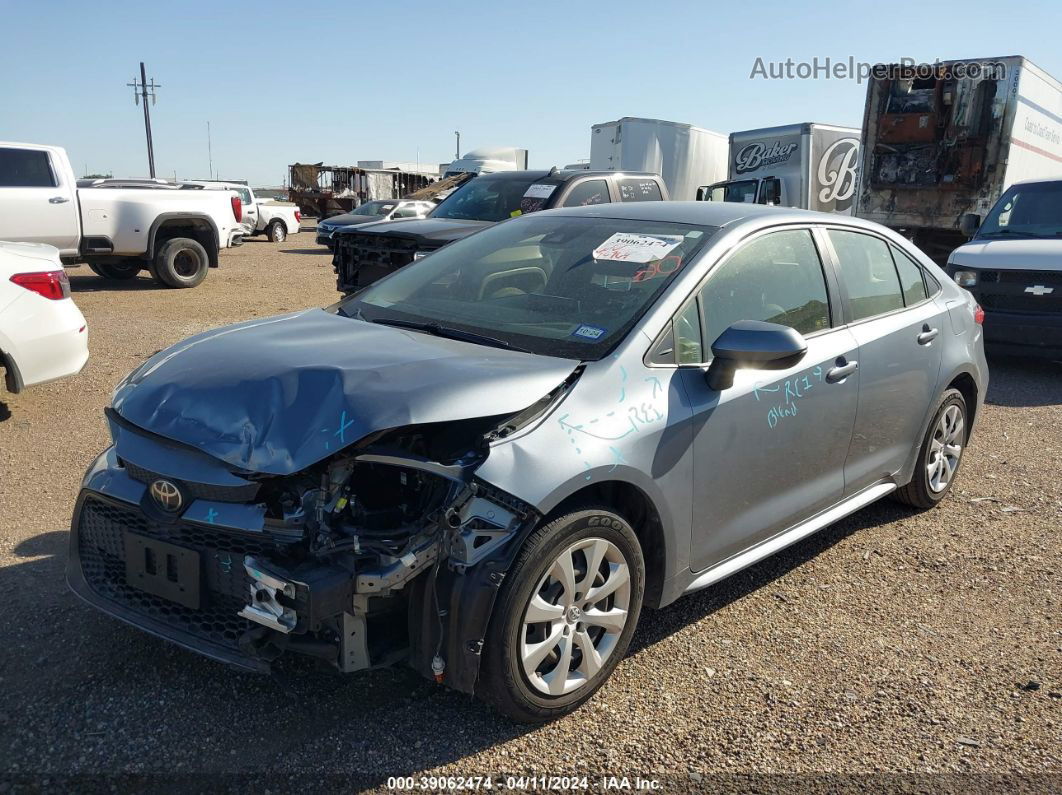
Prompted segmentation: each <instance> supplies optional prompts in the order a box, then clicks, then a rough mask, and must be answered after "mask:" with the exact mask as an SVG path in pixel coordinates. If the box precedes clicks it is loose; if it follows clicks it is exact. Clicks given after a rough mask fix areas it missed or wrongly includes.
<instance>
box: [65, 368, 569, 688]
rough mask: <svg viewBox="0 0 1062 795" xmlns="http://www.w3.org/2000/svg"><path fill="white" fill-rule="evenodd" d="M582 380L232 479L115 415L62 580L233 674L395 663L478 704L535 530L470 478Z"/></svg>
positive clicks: (529, 510)
mask: <svg viewBox="0 0 1062 795" xmlns="http://www.w3.org/2000/svg"><path fill="white" fill-rule="evenodd" d="M577 377H578V372H576V373H573V374H572V376H570V377H569V379H567V380H566V381H565V382H564V383H563V384H561V385H560V386H558V387H557V388H556V389H554V390H553V391H551V392H550V393H549V394H547V395H546V396H544V397H543V398H542V399H541V400H539V401H538V402H536V403H535V404H534V405H532V406H530V407H529V408H527V409H525V410H524V411H522V412H519V413H517V414H515V415H510V416H508V417H498V416H492V417H485V418H474V419H470V420H459V421H454V422H438V423H427V424H422V425H414V426H406V427H403V428H399V429H392V430H387V431H380V432H376V433H373V434H370V435H369V436H367V437H365V438H363V439H361V440H359V441H358V442H356V443H354V444H352V445H350V446H348V447H346V448H344V449H342V450H340V451H337V452H335V453H334V454H332V455H331V456H329V457H326V458H325V459H323V460H321V461H319V462H317V463H316V464H313V465H311V466H309V467H307V468H305V469H303V470H302V471H300V472H297V473H294V474H291V475H272V474H257V473H249V472H246V471H240V470H237V469H235V468H233V467H232V466H231V465H230V464H227V463H225V462H221V461H220V460H218V459H215V458H212V457H210V456H206V455H204V454H203V453H201V452H200V451H197V450H194V449H192V448H190V447H186V446H183V445H180V444H177V443H174V442H172V441H171V440H167V439H163V438H161V437H158V436H156V435H154V434H151V433H149V432H146V431H144V430H143V429H141V428H139V427H137V426H134V425H132V424H131V423H129V422H128V421H126V420H124V419H123V418H122V417H120V416H119V415H118V414H117V413H116V412H114V411H110V412H109V413H108V419H109V420H110V423H111V430H112V435H113V436H114V439H115V443H114V445H112V446H111V447H110V448H108V449H107V450H106V451H105V452H104V453H103V454H102V455H101V456H100V457H99V458H98V459H97V460H96V462H95V463H94V464H93V466H92V467H91V468H90V469H89V471H88V473H87V474H86V477H85V481H84V484H83V488H82V492H81V495H80V497H79V499H78V502H77V506H76V508H75V515H74V521H73V531H72V534H71V554H70V563H69V568H68V580H69V581H70V584H71V587H72V588H73V590H74V591H75V592H76V593H77V594H78V595H79V596H81V597H82V598H83V599H85V600H86V601H88V602H89V603H91V604H93V605H95V606H96V607H98V608H100V609H101V610H103V611H105V612H107V613H110V614H112V615H114V616H116V617H118V618H121V619H123V620H125V621H127V622H129V623H131V624H134V625H136V626H138V627H140V628H142V629H145V630H147V631H149V632H151V633H153V634H156V635H158V636H160V637H163V638H166V639H168V640H171V641H174V642H176V643H178V644H180V645H182V646H185V647H186V648H189V649H192V650H194V651H197V652H200V653H203V654H206V655H207V656H210V657H213V658H215V659H220V660H223V661H226V662H229V663H233V664H236V665H239V666H242V667H244V668H249V669H253V670H257V671H267V670H269V668H270V665H271V663H272V662H273V661H275V660H276V659H277V658H278V657H280V656H281V655H284V654H302V655H309V656H311V657H314V658H317V659H320V660H323V661H325V662H326V663H328V664H330V665H333V666H335V667H336V668H337V669H338V670H340V671H342V672H353V671H358V670H362V669H366V668H372V667H377V666H381V665H388V664H392V663H395V662H399V661H402V660H406V661H408V662H409V663H410V664H411V665H412V666H413V667H414V668H415V669H416V670H418V671H420V672H421V673H423V674H424V675H426V676H428V677H431V678H434V679H436V680H437V681H443V682H445V683H446V684H447V685H448V686H450V687H453V688H456V689H460V690H463V691H466V692H472V690H473V688H474V686H475V683H476V679H477V676H478V672H479V659H480V652H481V650H482V646H483V638H484V636H485V635H486V631H487V624H488V621H489V618H490V614H491V608H492V606H493V604H494V600H495V596H496V594H497V592H498V588H499V586H500V585H501V583H502V581H503V579H504V576H505V573H506V571H507V570H508V568H509V566H510V565H511V563H512V560H513V559H514V558H515V556H516V553H517V552H518V550H519V548H520V546H521V544H522V541H523V538H524V537H525V536H526V535H527V534H528V533H529V532H530V531H531V530H532V529H533V527H534V526H535V525H536V524H537V523H538V521H539V520H540V519H541V516H540V515H539V514H538V512H537V511H536V510H535V509H534V508H533V507H532V506H530V505H527V504H525V503H523V502H521V501H520V500H518V499H517V498H515V497H513V496H511V495H509V494H507V493H506V492H504V491H502V490H500V489H498V488H496V487H495V486H493V485H491V484H489V483H486V482H484V481H482V480H480V479H478V478H477V477H476V476H475V471H476V469H477V468H478V467H479V465H480V464H482V462H483V461H484V460H485V459H486V457H487V456H488V455H489V450H490V444H491V443H492V442H498V441H499V440H502V439H504V437H505V436H507V435H509V434H512V433H514V432H515V431H516V430H518V429H520V428H522V427H524V426H526V425H528V424H529V423H531V422H533V421H535V420H537V419H538V418H539V417H541V416H542V415H543V414H544V413H545V412H546V411H547V410H548V409H549V408H550V407H551V406H552V405H554V404H555V403H556V402H557V401H558V400H559V399H560V398H561V397H562V395H563V394H564V393H566V391H567V390H568V388H569V387H570V386H571V384H572V383H573V382H574V380H575V379H576V378H577ZM193 472H194V473H195V476H194V477H190V476H189V475H190V473H193ZM196 478H198V479H196ZM169 486H172V487H173V488H174V489H175V490H176V493H177V495H179V496H178V497H173V498H172V499H173V500H175V501H176V500H179V504H180V506H181V508H180V509H179V510H177V511H169V510H167V505H166V504H165V500H166V499H169V498H170V497H171V494H172V492H171V491H170V489H169ZM160 495H161V499H162V500H163V502H162V503H160Z"/></svg>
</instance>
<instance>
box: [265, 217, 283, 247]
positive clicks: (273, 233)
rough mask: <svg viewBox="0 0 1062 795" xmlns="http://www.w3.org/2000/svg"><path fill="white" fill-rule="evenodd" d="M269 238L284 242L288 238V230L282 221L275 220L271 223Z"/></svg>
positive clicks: (276, 241) (275, 241)
mask: <svg viewBox="0 0 1062 795" xmlns="http://www.w3.org/2000/svg"><path fill="white" fill-rule="evenodd" d="M268 231H269V239H270V240H272V241H273V242H274V243H283V242H284V241H285V240H287V239H288V230H287V227H285V226H284V223H283V222H282V221H273V222H272V223H270V224H269V230H268Z"/></svg>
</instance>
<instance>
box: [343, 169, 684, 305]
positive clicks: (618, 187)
mask: <svg viewBox="0 0 1062 795" xmlns="http://www.w3.org/2000/svg"><path fill="white" fill-rule="evenodd" d="M667 199H668V192H667V187H666V186H665V185H664V181H663V179H662V178H661V177H660V175H658V174H650V173H647V172H631V171H587V170H585V169H579V170H576V171H561V170H559V169H557V168H553V169H550V170H549V171H524V170H521V171H504V172H500V173H497V174H483V175H480V176H478V177H476V178H475V179H473V180H471V181H469V182H466V183H465V184H464V185H462V186H461V187H460V188H458V189H457V190H455V191H454V192H453V193H451V194H450V195H449V196H447V197H446V199H444V200H443V201H442V202H441V203H440V204H439V205H438V206H437V207H436V208H435V209H434V210H432V212H431V213H430V214H429V215H428V217H427V218H422V219H416V218H411V219H407V220H398V221H386V222H380V223H373V224H364V225H362V226H355V227H349V228H346V229H343V228H340V229H337V230H336V231H335V233H334V234H333V236H332V251H333V257H332V266H333V269H334V270H335V272H336V289H338V290H339V291H340V292H342V293H345V294H346V293H352V292H354V291H356V290H360V289H361V288H362V287H366V286H368V285H370V284H372V283H373V282H375V281H376V280H378V279H381V278H383V277H384V276H386V275H388V274H389V273H392V272H393V271H396V270H398V269H399V268H401V267H404V266H405V265H408V264H409V263H411V262H413V261H414V260H418V259H420V258H422V257H425V256H427V255H428V254H430V253H432V252H433V251H436V250H438V249H440V248H442V247H443V246H445V245H447V244H448V243H452V242H453V241H455V240H460V239H461V238H464V237H468V236H469V235H471V234H472V233H474V232H478V231H479V230H480V229H484V228H486V227H488V226H491V225H492V224H496V223H498V222H500V221H505V220H507V219H509V218H515V217H516V216H519V215H525V214H527V213H533V212H538V211H539V210H549V209H552V208H554V207H577V206H584V205H597V204H609V203H612V202H639V201H662V200H663V201H666V200H667Z"/></svg>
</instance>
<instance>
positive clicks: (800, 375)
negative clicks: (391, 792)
mask: <svg viewBox="0 0 1062 795" xmlns="http://www.w3.org/2000/svg"><path fill="white" fill-rule="evenodd" d="M827 227H829V228H827ZM837 235H840V237H837V238H836V240H833V238H834V237H836V236H837ZM845 235H849V236H854V237H850V238H846V237H844V236H845ZM854 238H866V239H865V240H857V239H854ZM860 245H874V246H880V247H881V251H882V252H884V253H885V256H886V257H887V258H890V259H888V260H887V261H888V262H890V263H891V262H893V260H892V259H891V257H896V258H897V262H899V260H898V258H899V257H901V256H902V257H905V258H907V261H905V262H903V264H902V267H903V269H904V270H905V271H906V278H907V283H905V286H904V287H903V289H902V290H901V288H900V283H899V279H898V278H897V287H896V299H895V300H896V301H897V302H898V305H895V306H894V305H893V304H891V303H889V301H891V300H892V299H891V298H889V297H883V296H884V292H882V290H883V289H887V288H888V285H887V280H888V279H889V278H896V276H895V272H893V276H892V277H889V276H888V274H887V273H885V272H884V271H882V272H881V273H876V274H875V278H876V280H877V281H876V282H875V285H876V289H878V294H876V295H875V297H873V299H872V300H871V301H870V304H873V306H870V304H867V303H864V304H861V305H859V307H860V308H861V309H866V308H868V307H869V308H870V309H871V310H872V311H884V312H887V316H888V317H889V318H890V320H889V322H888V324H887V325H888V329H889V332H890V333H895V334H897V335H901V336H903V337H904V341H903V343H902V344H901V342H900V337H899V336H897V337H896V340H894V341H892V342H890V341H889V340H883V339H881V338H875V337H874V335H873V333H872V331H871V330H869V329H870V328H871V327H870V326H867V325H864V326H863V332H862V333H861V334H859V333H854V332H853V330H852V328H854V326H855V323H856V321H857V320H858V318H857V319H855V320H853V314H852V313H853V312H854V311H856V309H853V307H856V300H857V299H856V297H853V296H854V295H855V293H856V288H857V287H858V281H857V280H858V274H853V275H852V276H848V275H847V274H846V265H845V263H844V262H842V261H841V258H842V256H843V257H847V256H848V255H849V253H850V252H852V251H856V249H858V247H859V246H860ZM853 246H854V247H855V248H853ZM839 251H840V252H842V255H841V256H839V255H838V252H839ZM890 251H891V252H892V253H890ZM856 254H858V251H856ZM852 256H856V255H855V254H853V255H852ZM874 267H876V268H877V267H879V265H877V264H876V265H875V266H874ZM889 267H892V266H891V265H890V266H889ZM896 267H897V268H900V267H901V265H900V264H897V265H896ZM934 267H935V266H933V265H932V264H931V263H929V262H928V261H927V260H926V259H925V258H924V257H922V256H921V255H920V254H919V253H918V252H917V251H916V250H914V249H911V248H910V247H909V246H908V245H907V244H906V242H905V241H903V240H902V239H901V238H898V237H897V236H895V235H893V234H892V233H889V232H887V231H885V230H882V229H881V228H880V227H874V226H873V225H868V224H864V223H862V222H859V221H855V220H852V219H847V218H840V217H838V216H822V215H819V214H813V213H799V212H790V211H781V210H776V209H773V208H762V207H754V206H747V205H732V204H715V205H712V204H703V203H681V204H680V203H642V204H633V205H622V206H621V205H614V206H612V207H611V208H602V207H587V208H579V209H570V210H557V211H547V212H543V213H537V214H535V215H533V216H527V217H523V218H516V219H514V220H511V221H507V222H505V223H503V224H499V225H498V226H496V227H492V228H490V229H487V230H485V231H483V232H480V233H478V234H476V235H473V236H471V237H469V238H467V239H466V240H462V241H459V242H457V243H454V244H452V245H451V246H447V247H446V248H444V249H442V250H440V251H438V252H435V253H433V254H431V255H430V256H428V257H426V258H424V259H422V260H420V261H418V262H416V263H413V264H412V265H409V266H407V267H405V268H403V269H401V270H399V271H398V272H396V273H394V274H393V275H391V276H389V277H387V278H386V279H384V280H382V281H380V282H377V283H376V284H374V285H372V286H370V287H368V288H366V289H364V290H362V291H360V292H358V293H355V294H354V295H352V296H350V297H348V298H346V299H344V300H343V301H341V302H340V303H339V304H336V305H334V306H332V307H329V308H327V309H314V310H309V311H304V312H297V313H293V314H288V315H283V316H280V317H273V318H267V319H257V320H252V321H249V322H245V323H240V324H237V325H234V326H230V327H227V328H223V329H219V330H215V331H211V332H207V333H205V334H200V335H198V336H196V337H192V338H190V339H188V340H185V341H183V342H181V343H178V344H176V345H174V346H172V347H171V348H169V349H167V350H164V351H161V352H159V353H157V354H156V355H154V356H153V357H151V358H150V359H149V360H148V361H146V362H145V363H144V364H143V365H141V366H140V367H139V368H137V369H136V370H134V371H133V372H132V373H130V374H129V375H128V376H127V377H126V378H125V379H124V380H123V381H122V382H121V383H120V384H119V385H118V387H117V389H116V390H115V393H114V397H113V400H112V404H111V406H110V407H109V408H108V409H107V420H108V423H109V425H110V431H111V436H112V439H113V444H112V445H111V446H110V447H108V448H107V450H105V451H104V452H103V453H102V454H101V455H100V456H99V457H98V458H97V459H96V461H95V462H94V463H93V464H92V465H91V467H90V468H89V470H88V472H87V473H86V475H85V479H84V483H83V484H82V490H81V493H80V496H79V498H78V501H77V504H76V507H75V512H74V518H73V526H72V533H71V554H70V563H69V569H68V580H69V582H70V584H71V587H72V588H73V589H74V591H75V592H76V593H77V594H78V595H79V596H81V597H82V598H83V599H85V600H86V601H87V602H89V603H90V604H92V605H94V606H96V607H98V608H100V609H101V610H103V611H105V612H107V613H109V614H111V615H114V616H116V617H118V618H120V619H123V620H125V621H127V622H129V623H131V624H133V625H135V626H137V627H140V628H142V629H144V630H147V631H148V632H151V633H154V634H155V635H158V636H160V637H163V638H166V639H168V640H170V641H173V642H175V643H178V644H180V645H182V646H184V647H186V648H189V649H192V650H194V651H197V652H200V653H202V654H205V655H207V656H209V657H212V658H215V659H218V660H222V661H225V662H229V663H233V664H235V665H238V666H242V667H244V668H248V669H252V670H257V671H266V670H269V668H270V664H271V663H272V662H273V661H275V660H276V659H277V658H278V657H280V656H281V655H285V654H302V655H309V656H311V657H315V658H318V659H320V660H323V661H325V662H326V663H328V664H330V665H332V666H334V667H336V668H338V669H339V670H340V671H343V672H353V671H358V670H363V669H367V668H372V667H376V666H381V665H387V664H391V663H394V662H398V661H406V662H408V663H409V664H410V665H412V666H413V667H414V668H415V669H416V670H418V671H420V672H421V673H422V674H424V675H425V676H428V677H432V678H434V679H435V680H437V681H439V682H442V683H444V684H446V685H448V686H450V687H453V688H456V689H458V690H460V691H464V692H469V693H476V694H477V695H480V696H481V697H484V698H485V699H486V700H488V701H490V702H491V703H493V704H494V705H495V706H496V707H498V708H499V709H500V710H501V711H503V712H504V713H506V714H507V715H510V716H512V717H513V718H516V719H518V720H524V721H536V720H544V719H548V718H551V717H555V716H557V715H560V714H564V713H565V712H568V711H570V710H572V709H575V708H576V707H577V706H578V705H579V704H581V703H582V702H583V701H585V700H586V699H587V698H589V697H590V696H591V695H592V694H593V692H594V691H595V690H596V689H597V688H598V687H599V686H600V685H601V684H602V683H603V682H604V680H605V679H606V678H607V677H608V676H609V674H610V673H611V672H612V670H613V669H614V668H615V666H616V665H617V664H618V662H619V660H620V659H621V658H622V656H623V654H624V652H625V650H626V649H627V646H628V644H629V642H630V638H631V635H632V633H633V631H634V628H635V625H636V623H637V620H638V616H639V613H640V611H641V608H642V606H643V604H644V605H649V606H661V605H665V604H667V603H669V602H671V601H673V600H675V599H676V598H678V597H679V596H680V595H681V594H682V593H684V592H686V591H689V590H693V589H695V588H699V587H703V586H705V585H708V584H711V583H713V582H716V581H717V580H719V579H722V578H723V577H725V576H727V575H728V574H731V573H733V572H734V571H737V570H739V569H741V568H743V567H744V566H747V565H749V564H751V563H753V562H755V561H756V560H759V559H760V558H762V557H764V556H766V555H768V554H771V553H772V552H774V551H776V550H777V549H780V548H781V547H783V546H785V545H786V544H788V543H792V542H793V541H796V540H798V539H799V538H802V537H804V536H806V535H807V534H809V533H810V532H813V531H815V530H817V529H820V528H821V527H823V526H825V525H826V524H829V523H830V522H832V521H835V520H836V519H837V518H840V517H841V516H843V515H845V514H847V513H850V512H852V511H854V510H856V509H858V508H859V507H862V506H863V505H866V504H867V503H869V502H870V501H872V500H874V499H877V498H878V497H881V496H883V495H885V494H888V493H890V492H893V491H897V490H898V491H897V493H898V494H899V496H900V497H901V498H903V499H905V500H906V501H908V502H912V503H914V504H918V505H922V506H924V507H928V506H929V505H932V504H935V502H937V501H939V500H940V499H941V498H943V496H944V495H945V494H946V493H947V491H948V489H949V488H950V486H951V483H952V482H953V479H954V475H955V472H956V469H957V467H958V463H959V460H960V456H961V453H962V450H963V449H964V447H965V441H966V438H967V436H968V434H969V429H970V428H971V426H972V422H973V418H974V415H975V413H976V411H977V409H978V407H979V406H980V402H981V400H982V398H981V395H983V392H984V385H985V383H986V379H987V373H986V371H985V369H984V361H983V355H982V353H981V350H980V345H981V342H980V326H979V325H977V324H976V323H975V312H974V305H973V303H972V299H969V298H968V296H967V294H966V293H963V292H962V291H960V290H959V289H958V288H957V287H955V286H954V285H953V284H952V283H951V282H950V281H949V280H947V279H946V278H943V277H942V276H940V274H939V273H937V272H935V271H934V270H933V268H934ZM878 277H881V278H878ZM846 279H850V281H849V282H848V287H847V289H843V288H842V285H844V284H845V283H846V282H845V280H846ZM882 279H884V280H885V282H884V283H885V284H886V288H882V287H881V283H883V282H882ZM916 279H917V285H916V284H915V280H916ZM853 285H854V286H853ZM945 299H946V300H945ZM861 309H860V311H861ZM967 315H969V317H967ZM945 324H946V328H947V330H946V331H945V332H944V333H942V334H940V335H939V339H938V337H937V335H936V334H929V333H927V332H926V331H925V329H929V328H930V327H931V326H932V327H933V328H942V327H944V326H945ZM923 327H924V328H923ZM916 335H920V336H918V340H917V344H916V340H915V337H916ZM907 336H910V339H909V340H907V339H906V337H907ZM933 341H936V344H935V345H933V344H930V343H931V342H933ZM857 360H858V362H857ZM857 367H861V369H857ZM890 379H892V380H890ZM864 383H865V384H867V387H868V389H867V391H866V392H865V393H864V392H863V391H861V390H862V384H864ZM901 393H902V394H901ZM857 407H858V412H857Z"/></svg>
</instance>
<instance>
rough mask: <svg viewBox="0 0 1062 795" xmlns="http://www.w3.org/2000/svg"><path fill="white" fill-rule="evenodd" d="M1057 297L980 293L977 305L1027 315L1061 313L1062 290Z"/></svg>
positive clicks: (1057, 289)
mask: <svg viewBox="0 0 1062 795" xmlns="http://www.w3.org/2000/svg"><path fill="white" fill-rule="evenodd" d="M1056 292H1058V293H1059V294H1058V295H1033V294H1031V293H1029V294H1025V293H1016V294H1008V293H982V294H981V295H980V296H979V297H978V303H980V304H981V306H982V308H984V309H987V310H989V311H992V310H995V311H997V312H1023V313H1029V314H1047V313H1062V288H1056Z"/></svg>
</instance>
